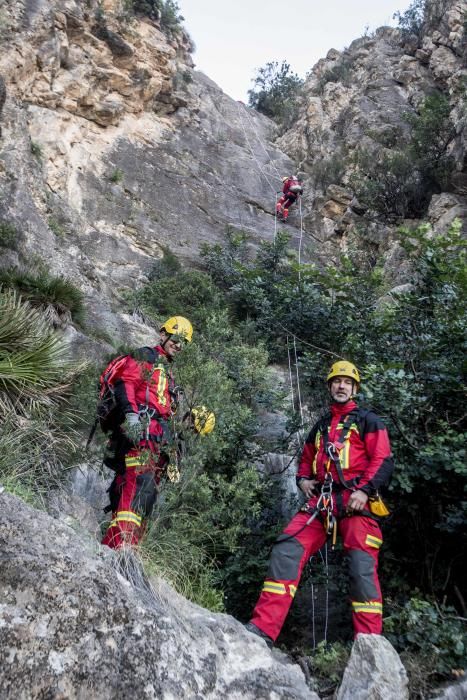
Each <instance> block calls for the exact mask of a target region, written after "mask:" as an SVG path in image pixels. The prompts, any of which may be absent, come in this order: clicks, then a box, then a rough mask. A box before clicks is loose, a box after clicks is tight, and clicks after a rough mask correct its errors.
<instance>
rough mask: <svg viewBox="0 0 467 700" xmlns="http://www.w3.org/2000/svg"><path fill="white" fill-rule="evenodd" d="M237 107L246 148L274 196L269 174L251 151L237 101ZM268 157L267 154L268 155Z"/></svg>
mask: <svg viewBox="0 0 467 700" xmlns="http://www.w3.org/2000/svg"><path fill="white" fill-rule="evenodd" d="M237 108H238V114H239V117H240V124H241V126H242V129H243V135H244V137H245V141H246V142H247V144H248V148H249V149H250V153H251V155H252V158H253V160H254V161H255V163H256V165H257V166H258V170H259V171H260V173H261V175H262V176H263V177H264V179H265V180H266V182H267V183H268V186H269V187H270V188H271V190H272V191H273V192H274V196H275V195H276V188H275V187H273V186H272V185H271V183H270V181H269V176H268V175H267V174H266V173H265V171H264V169H263V167H262V165H261V163H260V162H259V160H258V159H257V157H256V155H255V153H254V151H253V148H252V146H251V142H250V139H249V138H248V135H247V133H246V129H245V124H244V123H243V118H242V111H241V108H240V104H239V103H237ZM266 155H268V154H266ZM268 157H269V156H268Z"/></svg>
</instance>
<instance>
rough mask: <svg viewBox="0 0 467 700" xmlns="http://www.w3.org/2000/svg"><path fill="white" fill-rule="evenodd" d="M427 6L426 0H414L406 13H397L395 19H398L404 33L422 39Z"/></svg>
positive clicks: (394, 15)
mask: <svg viewBox="0 0 467 700" xmlns="http://www.w3.org/2000/svg"><path fill="white" fill-rule="evenodd" d="M425 6H426V0H413V2H412V3H411V4H410V5H409V7H408V8H407V10H406V11H405V12H402V13H401V12H395V13H394V14H393V19H397V22H398V24H399V27H400V28H401V29H402V31H403V32H405V33H407V34H415V36H418V37H420V36H421V33H422V29H423V20H424V16H425Z"/></svg>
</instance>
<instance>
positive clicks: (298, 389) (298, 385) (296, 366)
mask: <svg viewBox="0 0 467 700" xmlns="http://www.w3.org/2000/svg"><path fill="white" fill-rule="evenodd" d="M293 348H294V354H295V374H296V376H297V393H298V406H299V410H300V422H301V426H302V431H303V406H302V395H301V391H300V376H299V373H298V358H297V343H296V341H295V337H294V339H293ZM300 439H301V440H302V442H303V435H301V436H300Z"/></svg>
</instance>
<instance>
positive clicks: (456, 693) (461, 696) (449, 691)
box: [433, 680, 467, 700]
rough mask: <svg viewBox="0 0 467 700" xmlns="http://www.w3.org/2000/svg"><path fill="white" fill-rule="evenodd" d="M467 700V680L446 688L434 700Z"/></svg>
mask: <svg viewBox="0 0 467 700" xmlns="http://www.w3.org/2000/svg"><path fill="white" fill-rule="evenodd" d="M465 698H467V680H462V681H459V683H454V685H450V686H449V687H447V688H445V689H444V690H443V692H442V693H440V694H439V695H437V696H436V697H435V698H433V700H465Z"/></svg>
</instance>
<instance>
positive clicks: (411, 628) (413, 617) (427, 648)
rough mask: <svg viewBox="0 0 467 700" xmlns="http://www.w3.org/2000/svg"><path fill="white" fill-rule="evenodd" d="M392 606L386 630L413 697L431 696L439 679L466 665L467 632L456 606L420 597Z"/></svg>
mask: <svg viewBox="0 0 467 700" xmlns="http://www.w3.org/2000/svg"><path fill="white" fill-rule="evenodd" d="M390 607H392V610H391V613H390V615H389V616H388V617H386V618H385V620H384V631H385V635H386V636H387V638H388V639H389V641H390V642H391V644H393V645H394V647H395V648H396V649H397V651H399V653H400V654H401V659H402V662H403V663H404V665H405V666H406V668H407V671H408V673H409V687H410V690H411V697H416V698H418V697H419V698H426V697H428V695H429V693H430V691H432V690H433V689H434V687H436V685H437V684H439V682H440V681H442V680H448V679H452V678H453V677H455V675H456V673H457V672H458V670H459V669H465V668H467V631H466V628H465V624H463V622H464V621H463V620H462V619H460V618H459V617H457V615H456V611H455V610H454V609H453V608H449V607H446V606H444V605H441V606H438V605H436V604H434V603H433V602H430V601H428V600H423V599H421V598H411V599H410V600H409V601H408V602H407V603H405V605H403V606H398V605H395V604H392V606H390Z"/></svg>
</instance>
